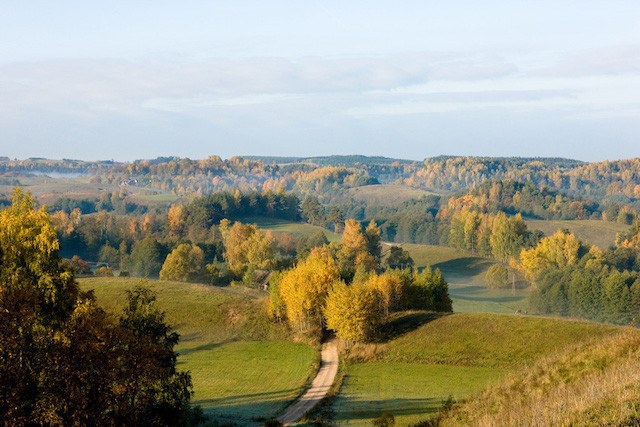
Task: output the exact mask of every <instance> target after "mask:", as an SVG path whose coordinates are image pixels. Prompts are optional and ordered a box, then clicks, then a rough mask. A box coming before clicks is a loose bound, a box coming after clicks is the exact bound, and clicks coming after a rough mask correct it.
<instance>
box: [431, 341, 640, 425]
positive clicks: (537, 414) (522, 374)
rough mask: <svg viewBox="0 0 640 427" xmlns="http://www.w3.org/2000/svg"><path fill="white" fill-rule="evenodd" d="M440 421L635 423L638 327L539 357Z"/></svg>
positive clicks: (639, 404)
mask: <svg viewBox="0 0 640 427" xmlns="http://www.w3.org/2000/svg"><path fill="white" fill-rule="evenodd" d="M441 424H442V425H444V426H449V425H474V426H496V425H510V426H542V425H544V426H547V425H549V426H576V425H580V426H591V425H592V426H601V425H640V331H638V330H631V329H628V330H625V331H623V332H622V333H620V334H617V335H615V336H613V337H605V338H602V339H600V340H598V341H597V342H596V343H590V344H581V345H575V346H571V347H569V348H568V349H565V350H563V351H562V352H561V353H559V354H556V355H554V356H547V357H544V358H542V359H541V360H539V361H538V362H536V363H534V364H533V365H532V366H531V367H529V368H526V369H523V370H521V371H519V372H517V373H514V374H512V375H509V376H508V377H507V378H506V379H505V380H504V381H503V382H502V383H500V384H499V385H496V386H493V387H489V388H488V389H486V390H485V391H484V392H482V393H481V394H480V395H478V396H477V397H475V398H473V399H471V400H469V401H468V402H467V403H466V404H464V405H462V406H460V407H459V408H457V409H454V410H453V411H452V412H451V413H449V414H448V416H446V417H445V418H444V419H442V420H441Z"/></svg>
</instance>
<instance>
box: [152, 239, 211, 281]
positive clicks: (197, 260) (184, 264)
mask: <svg viewBox="0 0 640 427" xmlns="http://www.w3.org/2000/svg"><path fill="white" fill-rule="evenodd" d="M203 264H204V252H203V251H202V249H200V247H199V246H198V245H190V244H188V243H182V244H180V245H178V247H177V248H175V249H174V250H173V251H171V253H170V254H169V255H167V258H166V259H165V261H164V264H162V269H161V270H160V280H177V281H181V282H188V281H190V280H195V279H197V278H198V275H199V274H200V273H201V272H202V266H203Z"/></svg>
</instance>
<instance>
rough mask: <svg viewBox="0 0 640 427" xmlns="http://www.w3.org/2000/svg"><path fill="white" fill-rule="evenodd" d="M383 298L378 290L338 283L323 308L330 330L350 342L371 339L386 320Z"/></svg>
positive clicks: (328, 295)
mask: <svg viewBox="0 0 640 427" xmlns="http://www.w3.org/2000/svg"><path fill="white" fill-rule="evenodd" d="M380 299H381V298H380V295H379V293H378V292H377V290H376V289H375V288H372V287H369V286H365V285H358V284H354V285H351V286H347V285H346V284H345V283H344V282H342V281H337V282H335V283H334V284H333V285H332V287H331V289H330V290H329V293H328V294H327V299H326V303H325V306H324V307H323V314H324V318H325V320H326V324H327V328H328V329H331V330H334V331H335V332H336V335H337V336H338V337H339V338H341V339H342V340H344V341H346V342H347V343H353V342H363V341H369V340H371V339H372V338H373V337H374V336H375V334H376V331H377V328H378V326H379V325H380V323H381V322H382V318H383V312H382V307H381V304H380Z"/></svg>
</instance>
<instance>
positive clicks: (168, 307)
mask: <svg viewBox="0 0 640 427" xmlns="http://www.w3.org/2000/svg"><path fill="white" fill-rule="evenodd" d="M79 282H80V285H81V288H82V289H83V290H88V289H94V290H95V294H96V297H97V300H98V303H99V304H100V305H101V306H102V307H104V308H105V309H106V310H107V311H109V312H112V313H116V314H117V313H118V312H120V311H121V310H122V307H123V306H124V303H125V301H126V290H127V289H131V288H133V287H134V286H136V285H137V284H140V283H141V282H142V283H143V284H144V285H145V286H147V287H149V288H151V289H152V290H153V291H155V292H156V294H157V297H158V299H157V304H158V306H159V308H160V309H162V310H164V311H165V313H166V320H167V322H168V323H169V324H171V325H174V327H175V329H176V330H177V331H178V333H180V335H181V340H180V344H179V345H178V346H177V351H178V353H180V355H179V357H178V366H179V368H180V369H183V370H188V371H191V374H192V379H193V386H194V392H195V394H194V396H193V400H192V401H193V403H194V404H197V405H201V406H202V408H203V410H204V412H205V414H207V415H210V416H212V417H214V418H215V419H220V420H227V421H229V420H233V421H234V422H235V423H237V424H238V425H259V422H260V420H263V419H265V418H271V417H274V416H275V415H277V414H278V413H279V412H280V411H281V410H282V409H283V408H284V407H285V406H286V405H287V404H288V403H289V402H290V401H292V400H293V399H295V398H296V397H297V396H298V395H299V394H300V393H301V392H302V390H303V388H304V386H305V384H306V382H307V380H308V378H309V377H311V376H312V375H314V374H315V369H316V366H315V360H316V357H317V356H316V353H317V352H316V351H315V350H314V349H313V348H311V347H309V346H308V345H306V344H301V343H294V342H291V341H287V340H286V339H287V338H288V333H287V331H286V329H285V328H284V327H282V326H279V325H275V324H273V323H272V322H270V320H269V319H268V318H267V316H266V314H265V311H264V308H263V304H264V294H262V293H260V292H258V291H255V290H250V289H246V288H243V287H238V288H216V287H213V286H205V285H197V284H190V283H180V282H169V281H163V282H161V281H150V280H149V281H147V280H140V279H123V278H88V279H80V281H79Z"/></svg>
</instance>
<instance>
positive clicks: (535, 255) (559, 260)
mask: <svg viewBox="0 0 640 427" xmlns="http://www.w3.org/2000/svg"><path fill="white" fill-rule="evenodd" d="M581 250H584V248H583V247H582V244H581V242H580V240H578V238H577V237H576V236H574V235H573V234H571V233H564V232H562V231H558V232H556V233H555V234H554V235H553V236H550V237H545V238H543V239H542V240H540V243H538V245H537V246H536V247H534V248H531V249H524V250H523V251H522V252H521V253H520V265H521V268H522V271H523V272H524V273H525V275H526V276H527V277H528V278H529V279H531V280H535V279H536V278H537V277H538V276H539V275H540V274H541V273H542V272H543V271H544V270H546V269H548V268H562V267H566V266H571V265H575V264H576V263H577V262H578V260H579V258H580V255H581V253H580V252H581Z"/></svg>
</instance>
